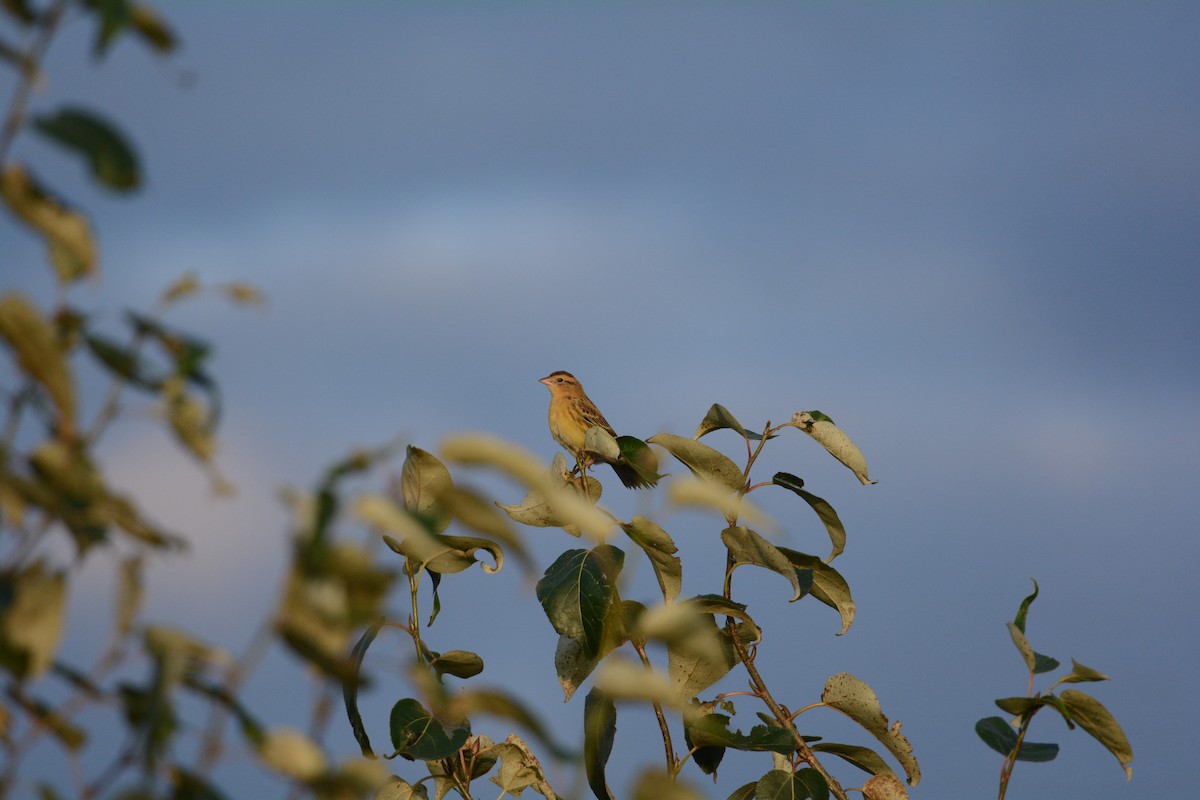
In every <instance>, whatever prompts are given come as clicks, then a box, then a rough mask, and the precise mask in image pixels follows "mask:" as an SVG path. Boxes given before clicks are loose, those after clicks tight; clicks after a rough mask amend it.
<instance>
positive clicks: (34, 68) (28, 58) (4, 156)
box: [0, 0, 68, 165]
mask: <svg viewBox="0 0 1200 800" xmlns="http://www.w3.org/2000/svg"><path fill="white" fill-rule="evenodd" d="M67 2H68V0H58V2H56V3H55V4H54V5H52V6H51V7H50V8H49V9H48V10H47V11H46V14H45V16H44V17H43V18H42V22H41V28H40V30H39V31H38V35H37V38H35V39H34V40H33V44H32V45H30V48H29V52H28V53H27V54H26V55H25V58H23V59H22V64H21V80H19V81H18V82H17V86H16V89H14V90H13V96H12V100H11V101H9V104H8V112H7V113H6V114H5V115H4V126H3V127H0V165H2V164H4V163H5V162H6V161H7V160H8V151H9V150H10V149H11V148H12V144H13V141H14V140H15V139H16V138H17V133H18V131H20V130H21V126H22V125H24V124H25V111H26V107H27V106H28V105H29V95H30V94H31V93H32V92H33V83H34V80H35V78H36V77H37V74H38V72H39V70H40V65H41V63H42V59H43V58H45V56H46V49H47V48H48V47H49V46H50V41H51V40H52V39H53V38H54V34H55V32H57V30H58V23H59V22H61V21H62V17H63V13H64V12H65V11H66V9H67Z"/></svg>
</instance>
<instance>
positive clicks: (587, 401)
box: [540, 370, 657, 489]
mask: <svg viewBox="0 0 1200 800" xmlns="http://www.w3.org/2000/svg"><path fill="white" fill-rule="evenodd" d="M540 382H541V383H544V384H545V385H546V388H547V389H549V390H550V411H549V416H548V418H549V422H550V435H551V436H553V437H554V441H556V442H558V443H559V444H560V445H562V446H563V448H564V449H565V450H566V451H567V452H568V453H570V454H571V455H572V456H574V457H575V460H576V461H578V462H579V463H580V464H583V465H588V464H591V463H592V459H591V458H590V457H588V456H587V455H585V454H584V452H583V441H584V437H585V436H586V435H587V432H588V429H589V428H592V427H595V426H599V427H601V428H603V429H604V430H606V431H608V433H609V435H610V436H613V437H614V438H615V437H616V435H617V433H616V431H614V430H613V427H612V425H609V424H608V420H606V419H605V418H604V415H603V414H601V413H600V409H598V408H596V404H595V403H593V402H592V401H591V398H589V397H588V396H587V393H586V392H584V391H583V385H582V384H581V383H580V382H579V380H578V379H577V378H576V377H575V376H574V375H572V374H571V373H569V372H563V371H562V370H559V371H558V372H552V373H550V374H549V375H547V376H546V377H544V378H542V379H541V381H540ZM611 466H612V468H613V471H614V472H616V473H617V477H618V478H620V479H621V483H623V484H625V485H626V486H628V487H630V488H634V489H640V488H642V487H644V486H653V485H654V484H655V483H657V479H654V480H651V479H648V478H647V477H645V476H643V475H639V474H638V471H637V470H635V469H633V468H632V467H631V466H630V465H629V464H627V463H614V464H611ZM650 474H651V475H653V474H654V473H653V471H651V473H650Z"/></svg>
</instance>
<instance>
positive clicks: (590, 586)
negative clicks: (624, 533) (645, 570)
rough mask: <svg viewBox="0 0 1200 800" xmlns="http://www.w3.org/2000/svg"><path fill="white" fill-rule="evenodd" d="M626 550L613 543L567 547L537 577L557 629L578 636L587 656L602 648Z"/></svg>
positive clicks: (540, 594) (540, 595) (539, 591)
mask: <svg viewBox="0 0 1200 800" xmlns="http://www.w3.org/2000/svg"><path fill="white" fill-rule="evenodd" d="M624 559H625V554H624V553H622V552H621V551H620V550H618V549H617V548H616V547H613V546H612V545H607V544H602V545H599V546H597V547H596V548H594V549H592V550H568V551H567V552H565V553H563V554H562V555H561V556H559V557H558V559H557V560H556V561H555V562H554V563H553V564H551V565H550V567H549V568H548V569H547V570H546V574H545V576H544V577H543V578H542V579H541V580H540V581H538V584H537V597H538V600H539V601H540V602H541V604H542V608H543V609H545V611H546V617H547V619H549V620H550V624H551V625H553V626H554V630H556V631H558V632H559V633H560V634H562V635H563V636H569V637H571V638H572V639H575V640H577V641H578V642H579V643H580V644H581V645H582V646H583V653H584V655H585V656H586V657H587V658H592V657H594V656H595V655H596V654H597V653H598V652H599V650H600V646H601V641H602V638H603V634H604V618H605V617H606V616H607V614H608V610H609V606H610V605H612V601H613V596H614V591H615V587H616V580H617V576H618V575H619V574H620V572H621V566H622V564H623V562H624Z"/></svg>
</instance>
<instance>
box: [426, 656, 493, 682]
mask: <svg viewBox="0 0 1200 800" xmlns="http://www.w3.org/2000/svg"><path fill="white" fill-rule="evenodd" d="M429 666H431V667H433V669H434V671H435V672H436V673H437V674H438V677H439V678H440V677H441V676H442V675H453V676H454V677H456V678H473V677H475V676H476V675H478V674H479V673H481V672H483V659H482V658H480V657H479V656H477V655H476V654H475V653H472V652H470V651H469V650H447V651H446V652H444V653H439V654H438V656H437V658H435V659H433V661H431V662H430V663H429Z"/></svg>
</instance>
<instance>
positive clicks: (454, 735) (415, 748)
mask: <svg viewBox="0 0 1200 800" xmlns="http://www.w3.org/2000/svg"><path fill="white" fill-rule="evenodd" d="M389 728H390V729H391V734H392V745H393V746H394V747H395V748H396V752H395V753H393V754H392V755H393V756H397V755H400V756H404V757H405V758H408V759H415V760H420V761H436V760H438V759H442V758H449V757H450V756H452V755H454V754H455V753H457V752H458V751H459V750H461V749H462V746H463V745H464V744H466V743H467V739H468V738H469V737H470V735H471V723H470V722H468V721H467V720H458V721H454V722H443V721H441V720H438V719H435V718H434V716H433V715H432V714H430V713H429V712H428V711H426V710H425V707H424V706H422V705H421V704H420V703H419V702H417V701H416V700H414V699H412V698H405V699H403V700H400V701H399V702H397V703H396V705H394V706H392V713H391V718H390V720H389Z"/></svg>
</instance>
